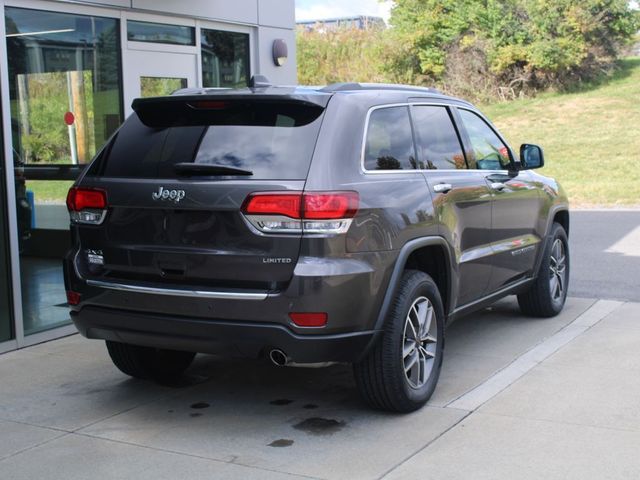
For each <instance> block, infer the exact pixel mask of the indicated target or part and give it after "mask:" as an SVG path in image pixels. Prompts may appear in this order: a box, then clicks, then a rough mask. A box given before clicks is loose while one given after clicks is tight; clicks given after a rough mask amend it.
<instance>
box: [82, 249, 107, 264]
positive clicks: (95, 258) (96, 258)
mask: <svg viewBox="0 0 640 480" xmlns="http://www.w3.org/2000/svg"><path fill="white" fill-rule="evenodd" d="M85 252H86V253H87V261H88V262H89V263H90V264H92V265H104V255H102V250H85Z"/></svg>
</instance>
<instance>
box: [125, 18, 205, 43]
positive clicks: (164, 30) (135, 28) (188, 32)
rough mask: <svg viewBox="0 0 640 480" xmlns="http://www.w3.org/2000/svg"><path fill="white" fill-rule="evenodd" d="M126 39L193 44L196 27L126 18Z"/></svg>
mask: <svg viewBox="0 0 640 480" xmlns="http://www.w3.org/2000/svg"><path fill="white" fill-rule="evenodd" d="M127 40H133V41H136V42H149V43H168V44H172V45H195V44H196V29H195V28H193V27H186V26H182V25H167V24H164V23H152V22H140V21H137V20H127Z"/></svg>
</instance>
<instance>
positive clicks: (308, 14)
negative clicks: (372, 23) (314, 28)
mask: <svg viewBox="0 0 640 480" xmlns="http://www.w3.org/2000/svg"><path fill="white" fill-rule="evenodd" d="M390 10H391V2H390V1H379V0H349V1H347V0H296V20H320V19H323V18H332V17H347V16H354V15H371V16H374V17H382V18H384V19H385V21H387V20H389V12H390Z"/></svg>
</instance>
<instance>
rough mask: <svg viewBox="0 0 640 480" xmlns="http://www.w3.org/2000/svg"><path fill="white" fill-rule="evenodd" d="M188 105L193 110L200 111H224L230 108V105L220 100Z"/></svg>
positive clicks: (202, 101) (201, 101)
mask: <svg viewBox="0 0 640 480" xmlns="http://www.w3.org/2000/svg"><path fill="white" fill-rule="evenodd" d="M188 105H189V106H190V107H191V108H196V109H199V110H224V109H225V108H227V107H228V106H229V103H228V102H223V101H219V100H200V101H198V102H191V103H189V104H188Z"/></svg>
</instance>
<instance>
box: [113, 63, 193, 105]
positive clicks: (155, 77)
mask: <svg viewBox="0 0 640 480" xmlns="http://www.w3.org/2000/svg"><path fill="white" fill-rule="evenodd" d="M126 55H127V65H128V68H127V69H126V70H125V72H126V81H125V89H124V94H125V102H124V103H125V106H126V108H127V112H130V111H131V110H130V108H131V102H132V101H133V100H134V99H135V98H138V97H157V96H163V95H170V94H171V93H172V92H174V91H176V90H179V89H181V88H188V87H191V88H193V87H195V86H196V84H197V83H196V67H197V57H196V55H195V54H191V53H172V52H160V51H146V50H129V51H128V52H127V54H126Z"/></svg>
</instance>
